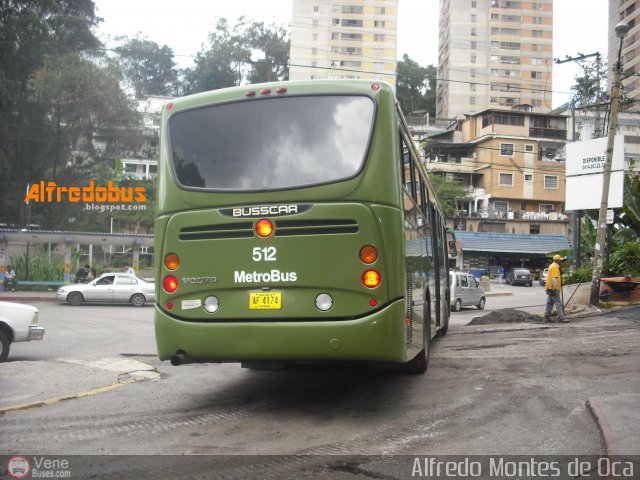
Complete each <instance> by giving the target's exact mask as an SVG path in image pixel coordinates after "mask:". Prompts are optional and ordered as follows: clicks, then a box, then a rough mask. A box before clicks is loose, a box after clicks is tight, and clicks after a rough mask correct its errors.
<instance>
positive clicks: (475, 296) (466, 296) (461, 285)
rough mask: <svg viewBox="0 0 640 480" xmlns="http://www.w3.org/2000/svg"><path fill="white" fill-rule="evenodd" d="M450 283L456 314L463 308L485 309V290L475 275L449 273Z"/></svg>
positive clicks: (453, 307) (453, 308) (452, 304)
mask: <svg viewBox="0 0 640 480" xmlns="http://www.w3.org/2000/svg"><path fill="white" fill-rule="evenodd" d="M449 282H450V283H451V308H452V310H453V311H454V312H459V311H460V309H461V308H462V307H476V308H477V309H478V310H482V309H484V305H485V303H486V299H485V296H484V288H482V287H481V286H480V284H479V283H478V280H476V278H475V277H474V276H473V275H471V274H470V273H464V272H453V271H449Z"/></svg>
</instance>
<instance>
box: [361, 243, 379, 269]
mask: <svg viewBox="0 0 640 480" xmlns="http://www.w3.org/2000/svg"><path fill="white" fill-rule="evenodd" d="M377 259H378V250H377V249H376V247H374V246H373V245H365V246H364V247H362V248H361V249H360V260H362V261H363V262H364V263H366V264H367V265H369V264H371V263H373V262H375V261H376V260H377Z"/></svg>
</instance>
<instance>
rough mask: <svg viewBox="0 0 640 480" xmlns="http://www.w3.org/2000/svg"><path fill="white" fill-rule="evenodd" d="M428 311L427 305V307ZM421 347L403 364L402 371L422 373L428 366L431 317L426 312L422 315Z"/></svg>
mask: <svg viewBox="0 0 640 480" xmlns="http://www.w3.org/2000/svg"><path fill="white" fill-rule="evenodd" d="M427 311H428V307H427ZM422 337H423V343H422V345H423V348H422V350H420V353H418V355H416V356H415V357H413V358H412V359H411V360H409V361H408V362H407V363H405V365H404V371H405V372H407V373H424V372H426V371H427V367H428V366H429V344H430V343H431V317H430V316H429V315H428V314H426V312H425V316H424V324H423V328H422Z"/></svg>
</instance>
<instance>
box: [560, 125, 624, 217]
mask: <svg viewBox="0 0 640 480" xmlns="http://www.w3.org/2000/svg"><path fill="white" fill-rule="evenodd" d="M566 149H567V165H566V174H567V189H566V192H567V193H566V198H565V210H592V209H599V208H600V202H601V201H602V183H603V177H604V164H605V160H606V155H607V139H606V138H595V139H593V140H586V141H584V142H573V143H567V146H566ZM623 192H624V135H616V137H615V140H614V145H613V157H612V161H611V177H610V179H609V200H608V203H607V206H608V207H609V208H620V207H622V194H623Z"/></svg>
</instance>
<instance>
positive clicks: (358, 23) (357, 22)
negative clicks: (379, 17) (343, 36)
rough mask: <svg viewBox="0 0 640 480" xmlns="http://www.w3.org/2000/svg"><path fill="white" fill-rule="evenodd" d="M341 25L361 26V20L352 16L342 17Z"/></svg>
mask: <svg viewBox="0 0 640 480" xmlns="http://www.w3.org/2000/svg"><path fill="white" fill-rule="evenodd" d="M342 26H343V27H362V20H354V19H352V18H343V19H342Z"/></svg>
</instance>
